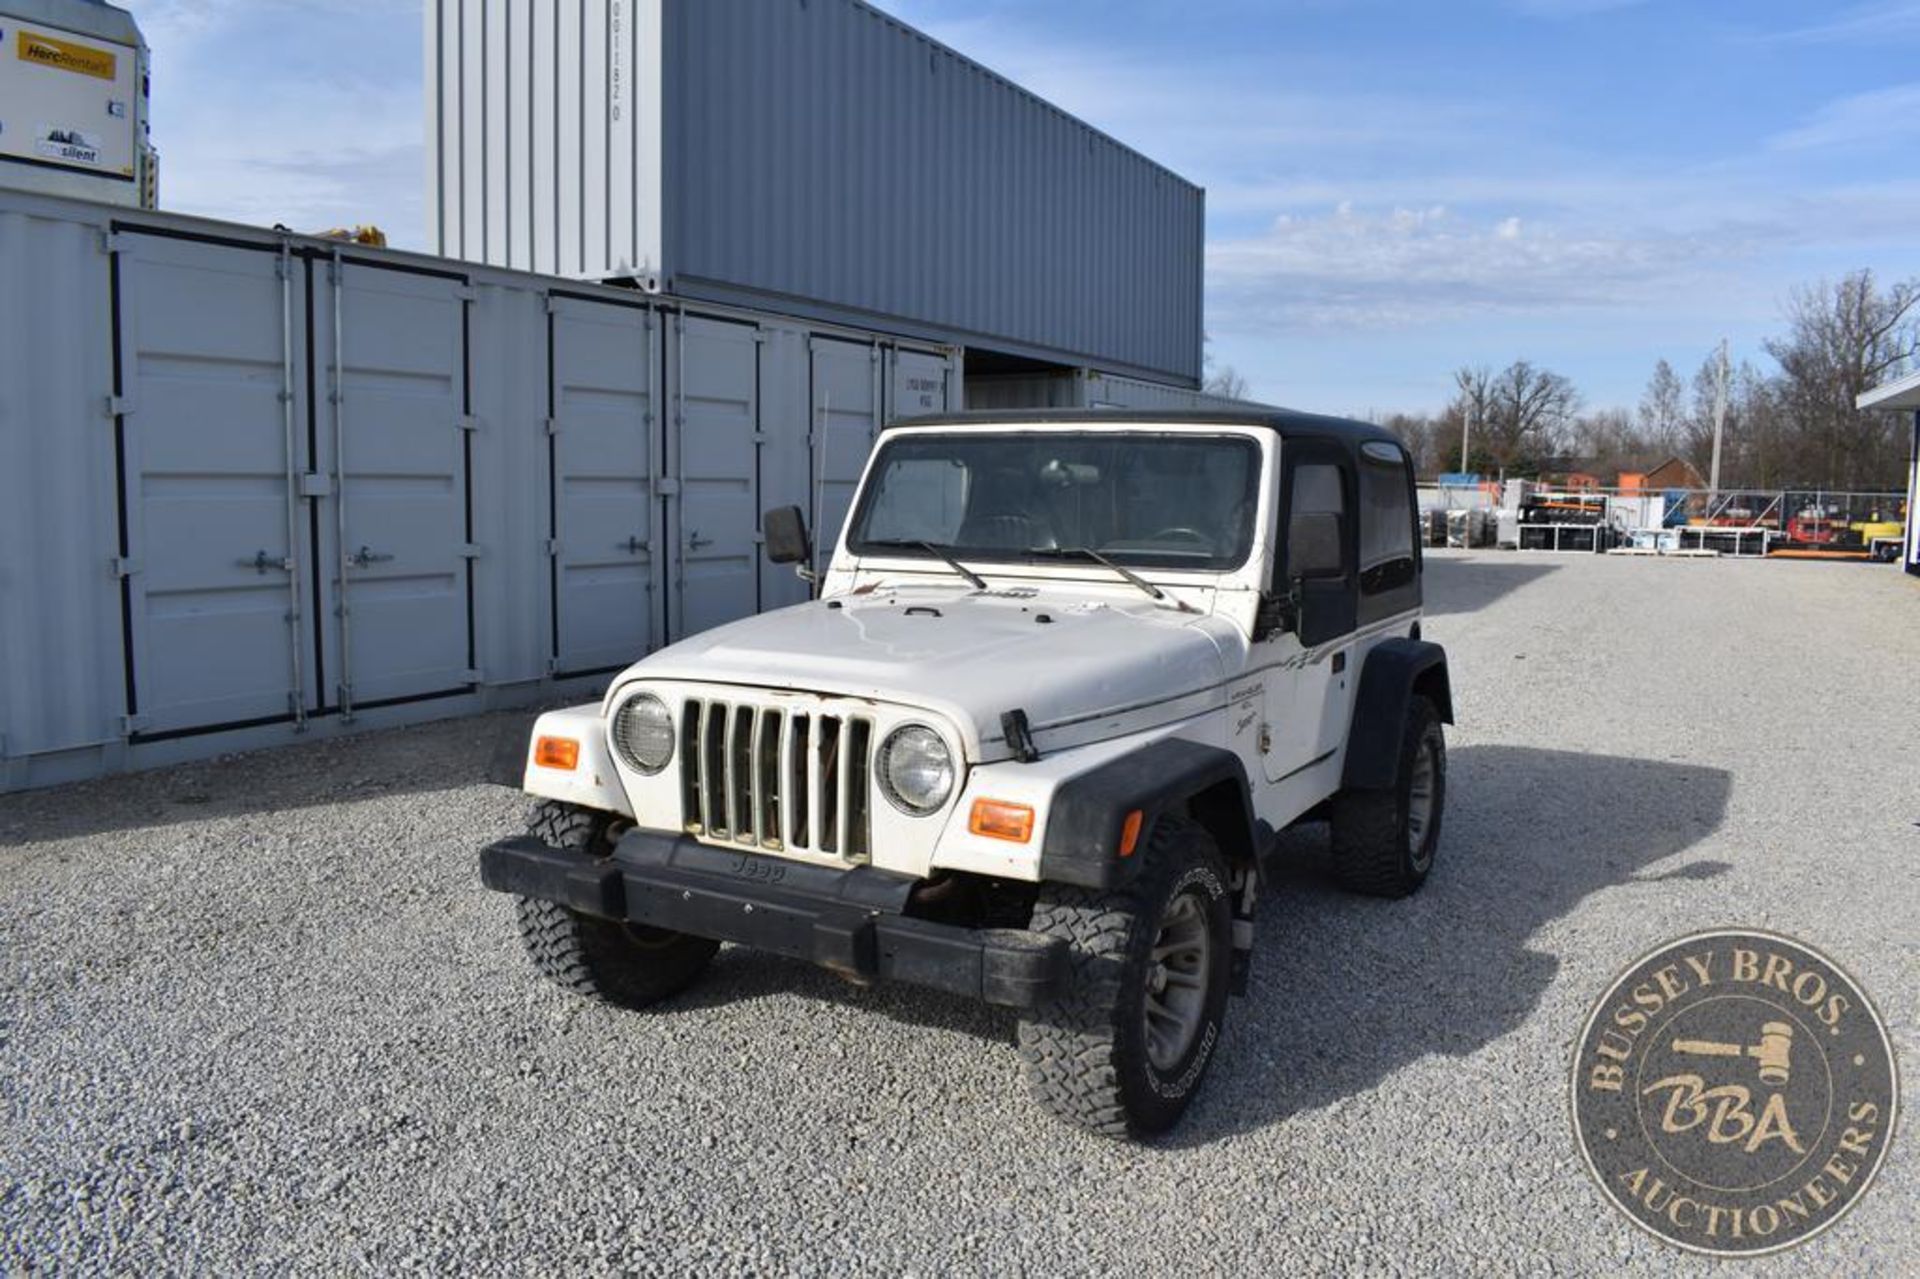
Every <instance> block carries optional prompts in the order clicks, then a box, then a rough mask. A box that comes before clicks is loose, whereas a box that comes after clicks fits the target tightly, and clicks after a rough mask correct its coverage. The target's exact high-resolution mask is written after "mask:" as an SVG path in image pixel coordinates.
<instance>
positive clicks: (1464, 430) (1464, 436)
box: [1460, 396, 1473, 475]
mask: <svg viewBox="0 0 1920 1279" xmlns="http://www.w3.org/2000/svg"><path fill="white" fill-rule="evenodd" d="M1472 437H1473V397H1472V396H1468V397H1467V402H1466V407H1465V408H1464V409H1462V410H1461V411H1460V473H1461V474H1462V475H1465V474H1466V473H1467V441H1468V440H1469V439H1471V438H1472Z"/></svg>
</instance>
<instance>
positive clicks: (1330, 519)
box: [1287, 511, 1347, 579]
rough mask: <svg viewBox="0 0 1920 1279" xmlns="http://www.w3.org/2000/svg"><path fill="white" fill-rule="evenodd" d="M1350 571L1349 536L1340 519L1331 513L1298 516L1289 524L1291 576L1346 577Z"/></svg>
mask: <svg viewBox="0 0 1920 1279" xmlns="http://www.w3.org/2000/svg"><path fill="white" fill-rule="evenodd" d="M1346 571H1347V562H1346V537H1345V530H1344V529H1342V528H1341V527H1340V517H1339V516H1338V515H1335V514H1334V513H1333V512H1331V511H1312V512H1308V513H1305V514H1301V515H1296V516H1294V517H1293V519H1292V521H1291V522H1290V523H1289V524H1288V525H1287V575H1288V576H1289V577H1292V578H1295V579H1299V578H1314V577H1342V576H1344V575H1345V574H1346Z"/></svg>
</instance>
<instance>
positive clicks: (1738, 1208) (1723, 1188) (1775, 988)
mask: <svg viewBox="0 0 1920 1279" xmlns="http://www.w3.org/2000/svg"><path fill="white" fill-rule="evenodd" d="M1898 1095H1899V1089H1898V1083H1897V1079H1896V1067H1895V1064H1894V1059H1893V1049H1892V1047H1891V1045H1890V1044H1889V1042H1888V1039H1887V1033H1886V1028H1885V1026H1884V1025H1882V1023H1881V1021H1880V1017H1879V1014H1878V1013H1877V1012H1875V1011H1874V1008H1873V1005H1872V1004H1871V1003H1869V1002H1868V1000H1867V998H1866V996H1865V994H1864V993H1863V992H1862V991H1861V990H1860V988H1859V986H1858V985H1857V984H1856V983H1855V982H1854V981H1853V979H1852V978H1851V977H1849V976H1848V975H1847V974H1846V973H1845V972H1844V971H1842V970H1841V969H1840V968H1839V966H1838V965H1836V964H1834V963H1833V961H1832V960H1830V959H1828V958H1826V957H1825V956H1824V955H1821V954H1819V953H1818V952H1816V951H1814V950H1812V949H1810V948H1809V947H1807V946H1805V945H1804V944H1802V943H1800V942H1796V941H1794V940H1792V939H1790V938H1786V937H1779V936H1775V935H1773V934H1769V933H1760V932H1750V931H1729V932H1714V933H1702V934H1700V935H1698V936H1694V937H1686V938H1682V939H1681V940H1679V941H1676V942H1671V943H1669V944H1668V945H1665V946H1662V947H1661V948H1660V949H1659V950H1657V951H1655V952H1654V953H1653V954H1651V955H1648V956H1647V957H1645V958H1644V959H1642V960H1640V961H1639V962H1638V963H1636V964H1634V965H1633V967H1631V968H1629V969H1628V970H1627V971H1626V972H1625V973H1624V974H1622V975H1621V977H1620V978H1619V980H1617V981H1616V982H1614V984H1613V986H1612V987H1611V988H1610V989H1609V990H1608V991H1607V993H1606V994H1605V995H1604V996H1602V998H1601V999H1600V1002H1599V1003H1598V1004H1597V1005H1595V1007H1594V1010H1593V1013H1592V1015H1591V1016H1590V1017H1588V1019H1587V1024H1586V1028H1585V1029H1584V1030H1583V1031H1582V1032H1581V1035H1580V1042H1579V1045H1578V1048H1577V1052H1576V1055H1575V1058H1574V1073H1573V1119H1574V1130H1575V1135H1576V1136H1577V1138H1578V1140H1579V1144H1580V1149H1581V1153H1582V1155H1584V1156H1585V1158H1586V1161H1587V1166H1588V1168H1589V1169H1591V1170H1592V1172H1593V1175H1594V1177H1595V1178H1596V1179H1597V1180H1598V1181H1599V1183H1600V1186H1601V1189H1603V1190H1604V1191H1605V1192H1606V1194H1607V1197H1608V1198H1609V1199H1611V1200H1612V1201H1613V1202H1614V1204H1615V1205H1617V1206H1618V1207H1619V1208H1620V1210H1621V1211H1623V1212H1625V1213H1626V1214H1627V1215H1628V1216H1629V1217H1631V1218H1632V1219H1633V1220H1634V1221H1635V1222H1636V1223H1638V1224H1639V1225H1641V1226H1643V1227H1645V1228H1646V1229H1647V1230H1649V1231H1651V1232H1652V1233H1654V1234H1655V1235H1658V1236H1659V1237H1660V1238H1662V1239H1665V1240H1667V1241H1668V1242H1670V1243H1674V1244H1678V1245H1679V1246H1681V1247H1683V1248H1690V1249H1692V1250H1694V1251H1696V1252H1708V1253H1716V1254H1722V1255H1735V1256H1752V1255H1757V1254H1759V1253H1765V1252H1774V1251H1777V1250H1779V1249H1781V1248H1785V1247H1789V1246H1791V1245H1793V1244H1796V1243H1800V1242H1803V1241H1804V1240H1807V1239H1810V1238H1812V1237H1813V1236H1814V1235H1816V1234H1818V1233H1819V1232H1820V1231H1822V1230H1825V1229H1826V1228H1827V1227H1829V1226H1831V1225H1832V1224H1833V1223H1834V1222H1835V1221H1836V1220H1838V1219H1839V1217H1840V1216H1841V1214H1842V1213H1844V1212H1846V1211H1847V1210H1848V1209H1849V1208H1851V1207H1852V1206H1853V1205H1854V1203H1856V1202H1857V1201H1858V1200H1859V1199H1860V1197H1861V1195H1863V1194H1864V1193H1865V1192H1866V1189H1867V1187H1868V1185H1869V1184H1870V1183H1871V1182H1872V1181H1873V1177H1874V1174H1875V1173H1876V1172H1877V1171H1878V1170H1879V1168H1880V1165H1881V1163H1882V1162H1883V1160H1884V1159H1885V1156H1886V1151H1887V1144H1888V1141H1889V1140H1890V1138H1891V1137H1892V1135H1893V1128H1894V1118H1895V1113H1894V1112H1895V1108H1896V1106H1897V1104H1898V1101H1897V1099H1898Z"/></svg>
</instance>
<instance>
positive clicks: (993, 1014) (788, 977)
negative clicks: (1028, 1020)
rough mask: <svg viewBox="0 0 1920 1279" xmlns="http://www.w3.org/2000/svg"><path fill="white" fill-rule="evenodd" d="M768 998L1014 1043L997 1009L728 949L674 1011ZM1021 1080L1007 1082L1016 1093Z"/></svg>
mask: <svg viewBox="0 0 1920 1279" xmlns="http://www.w3.org/2000/svg"><path fill="white" fill-rule="evenodd" d="M766 995H783V996H784V995H798V996H800V997H801V998H803V999H817V1000H820V1001H821V1002H823V1003H837V1004H844V1005H846V1006H847V1007H848V1008H850V1009H853V1010H854V1011H856V1012H858V1013H861V1014H874V1015H878V1016H881V1017H886V1018H888V1019H889V1020H892V1021H896V1022H900V1023H902V1024H904V1025H909V1026H926V1027H930V1028H932V1029H935V1030H954V1031H960V1032H961V1033H963V1034H968V1035H972V1036H974V1037H975V1038H977V1039H983V1040H989V1041H992V1042H994V1043H1011V1042H1013V1034H1014V1025H1015V1022H1016V1020H1017V1018H1016V1015H1015V1014H1014V1012H1013V1010H1011V1009H1007V1008H996V1007H994V1006H993V1005H991V1004H982V1003H979V1002H977V1001H975V1000H971V999H965V998H962V997H961V996H959V995H949V994H946V993H944V992H942V991H938V990H924V989H921V988H919V987H915V986H856V985H854V984H853V983H852V982H850V981H846V980H845V979H843V978H840V977H836V976H834V975H833V974H832V973H829V972H827V971H826V970H825V969H822V968H817V967H815V966H814V965H812V964H809V963H806V962H804V961H803V960H798V959H787V958H785V957H784V956H780V955H770V954H767V953H766V952H765V951H757V950H747V949H744V948H742V947H739V946H729V947H727V948H726V949H725V950H723V951H721V952H720V955H719V957H718V958H716V959H715V960H714V961H713V967H712V968H710V969H708V970H707V973H706V975H705V976H703V977H702V978H701V979H700V981H699V983H698V984H697V985H695V986H694V987H693V988H692V989H690V990H688V991H687V992H686V993H685V994H683V995H680V996H678V997H676V999H675V1000H674V1007H675V1008H677V1009H679V1008H684V1009H694V1008H712V1007H722V1006H725V1005H728V1004H735V1003H739V1002H741V1001H743V1000H751V999H758V998H760V997H762V996H766ZM1017 1085H1018V1081H1017V1080H1009V1081H1008V1086H1009V1087H1016V1086H1017Z"/></svg>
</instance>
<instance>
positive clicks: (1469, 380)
mask: <svg viewBox="0 0 1920 1279" xmlns="http://www.w3.org/2000/svg"><path fill="white" fill-rule="evenodd" d="M1453 380H1454V385H1455V387H1456V388H1457V393H1456V394H1455V396H1454V401H1453V404H1452V406H1451V407H1450V408H1449V409H1448V415H1449V416H1450V417H1453V418H1454V420H1455V421H1458V420H1459V419H1460V415H1462V414H1464V413H1466V412H1468V411H1471V412H1472V413H1473V435H1474V441H1475V442H1474V448H1473V455H1474V457H1475V458H1476V459H1481V458H1484V459H1485V460H1486V461H1487V462H1488V463H1489V469H1493V470H1497V471H1498V472H1499V473H1500V474H1501V475H1503V476H1504V475H1506V474H1507V473H1509V472H1522V473H1525V472H1531V471H1537V470H1538V469H1539V464H1540V461H1541V459H1542V458H1544V457H1545V456H1547V455H1548V454H1549V453H1551V452H1552V451H1553V449H1554V447H1555V446H1556V445H1557V444H1558V443H1559V442H1560V440H1561V437H1562V435H1563V434H1564V432H1565V431H1566V429H1567V428H1568V427H1569V426H1570V425H1571V423H1572V421H1573V415H1574V412H1575V410H1577V409H1578V408H1579V407H1580V394H1579V392H1577V391H1575V390H1574V388H1573V383H1572V382H1569V381H1568V380H1567V379H1566V378H1564V377H1562V376H1561V375H1560V374H1558V373H1554V372H1551V371H1549V370H1547V369H1542V368H1536V367H1535V366H1534V365H1533V363H1532V362H1531V361H1528V360H1515V361H1514V362H1513V363H1512V364H1509V365H1508V366H1507V367H1506V368H1505V369H1503V370H1501V371H1500V372H1499V373H1497V374H1489V373H1488V372H1487V371H1486V370H1485V369H1484V368H1474V367H1469V368H1463V369H1460V370H1458V371H1457V372H1455V373H1454V375H1453Z"/></svg>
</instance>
